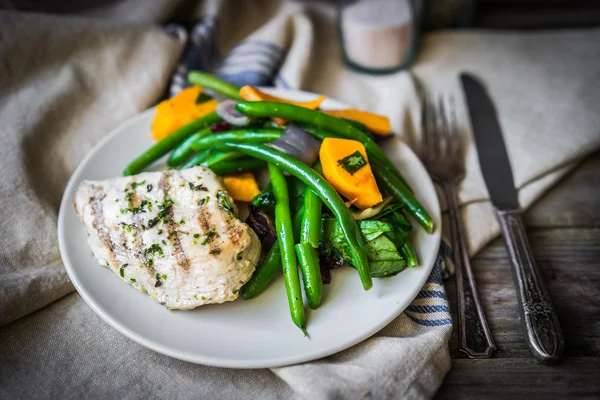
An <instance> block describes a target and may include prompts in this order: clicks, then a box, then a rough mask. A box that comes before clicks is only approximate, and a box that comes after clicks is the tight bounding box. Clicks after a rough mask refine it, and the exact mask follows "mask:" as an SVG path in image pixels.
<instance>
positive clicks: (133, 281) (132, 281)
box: [129, 278, 137, 283]
mask: <svg viewBox="0 0 600 400" xmlns="http://www.w3.org/2000/svg"><path fill="white" fill-rule="evenodd" d="M129 280H130V281H131V283H137V281H136V280H135V279H133V278H130V279H129Z"/></svg>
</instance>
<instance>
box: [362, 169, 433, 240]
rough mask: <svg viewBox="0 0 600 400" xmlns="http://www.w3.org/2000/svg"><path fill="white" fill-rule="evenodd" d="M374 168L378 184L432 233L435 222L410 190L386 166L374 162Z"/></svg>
mask: <svg viewBox="0 0 600 400" xmlns="http://www.w3.org/2000/svg"><path fill="white" fill-rule="evenodd" d="M372 166H373V168H372V170H373V173H374V174H375V178H376V179H377V182H378V184H379V185H380V186H381V187H383V188H384V189H386V190H387V191H388V192H390V193H391V194H392V195H394V197H396V198H397V199H398V200H400V202H402V204H403V206H404V207H406V210H407V211H408V212H409V213H410V215H412V216H413V218H414V219H415V220H416V221H417V222H418V223H419V224H420V225H421V226H422V227H423V228H425V230H426V231H427V233H432V232H433V220H432V219H431V217H430V216H429V213H428V212H427V210H425V208H424V207H423V206H422V205H421V203H419V202H418V201H417V199H416V198H415V196H414V195H413V194H412V193H411V192H410V191H409V190H408V188H407V187H406V186H405V185H404V184H403V183H402V182H401V181H400V180H399V179H398V178H397V177H396V176H395V175H394V174H391V173H389V170H388V169H387V168H386V166H385V165H381V164H379V162H378V161H377V160H373V162H372Z"/></svg>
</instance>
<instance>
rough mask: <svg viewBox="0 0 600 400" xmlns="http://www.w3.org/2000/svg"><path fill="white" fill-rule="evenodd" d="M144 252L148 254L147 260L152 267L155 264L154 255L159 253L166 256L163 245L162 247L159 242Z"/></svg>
mask: <svg viewBox="0 0 600 400" xmlns="http://www.w3.org/2000/svg"><path fill="white" fill-rule="evenodd" d="M144 254H145V256H146V262H147V263H148V266H149V267H152V266H153V265H154V256H156V255H157V254H159V255H160V256H163V257H164V255H165V253H164V252H163V249H162V247H160V245H159V244H158V243H154V244H153V245H152V246H150V247H148V248H147V249H146V250H144Z"/></svg>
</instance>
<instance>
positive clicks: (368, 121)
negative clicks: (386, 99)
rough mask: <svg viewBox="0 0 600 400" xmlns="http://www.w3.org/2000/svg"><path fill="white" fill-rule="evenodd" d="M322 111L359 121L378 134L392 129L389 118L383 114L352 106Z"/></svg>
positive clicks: (383, 133)
mask: <svg viewBox="0 0 600 400" xmlns="http://www.w3.org/2000/svg"><path fill="white" fill-rule="evenodd" d="M323 112H324V113H325V114H328V115H331V116H334V117H338V118H346V119H351V120H353V121H357V122H360V123H361V124H363V125H364V126H366V127H367V128H369V130H370V131H371V132H373V133H375V134H377V135H380V136H385V135H388V134H390V132H391V131H392V125H391V124H390V120H389V118H388V117H386V116H384V115H379V114H375V113H371V112H368V111H362V110H356V109H353V108H351V109H347V110H325V111H323Z"/></svg>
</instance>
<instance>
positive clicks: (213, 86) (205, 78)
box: [188, 71, 243, 100]
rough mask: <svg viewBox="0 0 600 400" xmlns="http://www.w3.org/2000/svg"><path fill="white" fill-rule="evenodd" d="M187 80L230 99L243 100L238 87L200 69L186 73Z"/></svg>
mask: <svg viewBox="0 0 600 400" xmlns="http://www.w3.org/2000/svg"><path fill="white" fill-rule="evenodd" d="M188 82H189V83H191V84H193V85H198V86H201V87H202V88H206V89H210V90H213V91H215V92H217V93H220V94H222V95H224V96H226V97H228V98H230V99H232V100H243V99H242V96H240V88H238V87H237V86H235V85H232V84H231V83H229V82H225V81H224V80H222V79H219V78H217V77H216V76H214V75H211V74H206V73H204V72H200V71H191V72H190V73H189V74H188Z"/></svg>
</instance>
